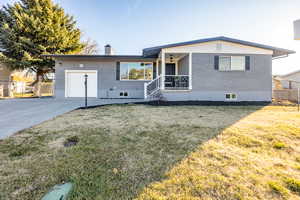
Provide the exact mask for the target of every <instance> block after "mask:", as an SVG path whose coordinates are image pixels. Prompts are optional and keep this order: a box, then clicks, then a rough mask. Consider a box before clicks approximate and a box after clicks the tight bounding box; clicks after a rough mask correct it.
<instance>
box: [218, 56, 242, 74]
mask: <svg viewBox="0 0 300 200" xmlns="http://www.w3.org/2000/svg"><path fill="white" fill-rule="evenodd" d="M233 57H243V58H244V59H245V61H244V69H240V70H237V69H231V67H232V61H231V60H232V58H233ZM220 58H230V65H229V68H230V69H229V70H223V69H220ZM219 71H221V72H234V71H236V72H244V71H246V56H226V55H224V56H219Z"/></svg>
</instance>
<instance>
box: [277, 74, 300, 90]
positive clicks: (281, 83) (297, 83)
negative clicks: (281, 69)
mask: <svg viewBox="0 0 300 200" xmlns="http://www.w3.org/2000/svg"><path fill="white" fill-rule="evenodd" d="M273 83H278V84H277V85H276V86H277V87H276V86H275V87H273V88H274V89H297V88H300V70H297V71H294V72H290V73H288V74H285V75H277V76H273Z"/></svg>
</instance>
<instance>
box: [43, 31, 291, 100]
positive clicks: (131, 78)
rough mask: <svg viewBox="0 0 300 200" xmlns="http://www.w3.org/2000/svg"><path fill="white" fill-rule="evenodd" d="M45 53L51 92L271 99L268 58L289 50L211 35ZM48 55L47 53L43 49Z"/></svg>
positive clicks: (60, 95)
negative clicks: (128, 50)
mask: <svg viewBox="0 0 300 200" xmlns="http://www.w3.org/2000/svg"><path fill="white" fill-rule="evenodd" d="M111 52H112V51H111V47H110V46H109V45H107V46H105V55H50V56H52V57H54V58H55V61H56V66H55V74H56V80H55V96H56V97H57V98H70V97H84V94H85V92H84V75H85V74H87V75H88V97H94V98H141V99H144V98H145V99H149V100H152V99H157V98H160V99H163V100H166V101H271V100H272V59H273V58H275V57H277V58H278V57H282V56H286V55H288V54H292V53H295V52H294V51H291V50H287V49H282V48H276V47H272V46H267V45H262V44H257V43H253V42H247V41H242V40H237V39H233V38H228V37H223V36H222V37H215V38H207V39H200V40H194V41H189V42H182V43H176V44H168V45H163V46H157V47H151V48H146V49H143V53H142V55H137V56H135V55H130V56H128V55H113V54H112V53H111ZM48 56H49V55H48Z"/></svg>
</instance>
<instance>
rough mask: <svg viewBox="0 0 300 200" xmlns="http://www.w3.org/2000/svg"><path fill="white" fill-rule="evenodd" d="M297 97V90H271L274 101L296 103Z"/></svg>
mask: <svg viewBox="0 0 300 200" xmlns="http://www.w3.org/2000/svg"><path fill="white" fill-rule="evenodd" d="M298 95H299V94H298V89H281V90H276V89H275V90H273V99H275V100H289V101H291V102H295V103H298Z"/></svg>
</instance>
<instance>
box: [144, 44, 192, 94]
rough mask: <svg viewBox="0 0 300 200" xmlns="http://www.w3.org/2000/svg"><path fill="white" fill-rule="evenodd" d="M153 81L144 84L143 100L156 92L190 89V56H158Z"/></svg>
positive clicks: (173, 54) (176, 54)
mask: <svg viewBox="0 0 300 200" xmlns="http://www.w3.org/2000/svg"><path fill="white" fill-rule="evenodd" d="M154 68H155V69H154V70H153V71H154V77H153V80H152V81H151V82H149V83H146V84H145V98H147V96H150V95H151V94H153V93H155V92H156V91H158V90H164V91H187V90H191V89H192V54H191V53H171V52H164V51H163V50H162V51H161V53H160V54H159V57H158V59H157V60H156V64H155V66H154Z"/></svg>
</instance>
